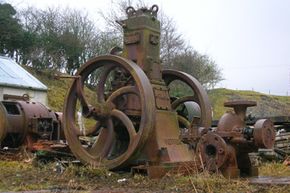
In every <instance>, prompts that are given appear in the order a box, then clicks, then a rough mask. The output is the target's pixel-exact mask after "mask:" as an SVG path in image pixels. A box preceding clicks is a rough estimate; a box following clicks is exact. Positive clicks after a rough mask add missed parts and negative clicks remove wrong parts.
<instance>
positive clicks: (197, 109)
mask: <svg viewBox="0 0 290 193" xmlns="http://www.w3.org/2000/svg"><path fill="white" fill-rule="evenodd" d="M162 77H163V80H164V81H165V84H166V85H167V86H169V87H170V85H171V84H173V83H174V82H180V83H182V84H184V85H186V86H187V87H189V88H188V89H189V90H190V92H189V94H184V93H183V92H185V91H184V90H182V93H181V94H179V95H180V96H177V97H175V96H171V99H172V104H171V106H172V109H174V110H176V111H178V109H179V108H180V106H183V109H187V112H186V115H185V114H184V113H183V112H181V113H180V114H179V116H178V120H179V122H180V123H182V124H183V125H184V126H185V127H186V128H188V127H190V125H191V124H192V123H191V122H192V117H193V116H196V117H198V118H199V121H198V123H196V124H197V125H198V126H199V127H204V128H208V127H210V126H211V120H212V113H211V106H210V102H209V99H208V95H207V93H206V91H205V90H204V88H203V87H202V85H201V84H200V83H199V81H198V80H196V79H195V78H194V77H193V76H191V75H189V74H187V73H185V72H181V71H177V70H163V72H162ZM178 86H180V85H177V87H178ZM175 87H176V86H175Z"/></svg>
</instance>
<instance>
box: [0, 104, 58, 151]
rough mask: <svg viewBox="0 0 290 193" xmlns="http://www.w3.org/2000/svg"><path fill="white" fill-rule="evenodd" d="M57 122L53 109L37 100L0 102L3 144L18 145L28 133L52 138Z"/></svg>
mask: <svg viewBox="0 0 290 193" xmlns="http://www.w3.org/2000/svg"><path fill="white" fill-rule="evenodd" d="M58 127H59V123H58V120H57V118H56V115H55V113H54V112H53V111H51V110H50V109H49V108H47V107H46V106H45V105H43V104H41V103H39V102H29V101H1V102H0V142H1V145H2V146H3V145H4V146H8V147H18V146H20V145H22V144H23V143H24V141H25V138H26V136H27V135H28V134H33V135H37V136H39V137H42V138H46V139H52V138H53V137H54V135H57V134H56V133H54V131H55V130H57V129H59V128H58Z"/></svg>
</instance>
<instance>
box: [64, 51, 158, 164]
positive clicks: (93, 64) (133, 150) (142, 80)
mask: <svg viewBox="0 0 290 193" xmlns="http://www.w3.org/2000/svg"><path fill="white" fill-rule="evenodd" d="M108 64H111V65H115V66H117V67H121V68H124V69H126V70H127V71H128V72H129V73H130V75H131V76H132V77H133V79H134V81H135V83H136V86H135V87H136V88H137V89H138V92H139V94H140V101H141V102H140V103H141V109H142V112H141V121H140V126H139V130H138V131H136V135H133V136H134V140H133V142H132V143H131V139H130V147H128V149H127V150H126V151H125V152H124V153H123V154H121V155H120V156H119V157H117V158H115V159H107V158H105V157H104V158H101V157H99V156H95V155H91V154H90V153H89V152H88V151H87V150H85V149H84V148H83V147H82V145H81V143H80V141H79V139H78V137H77V135H76V134H75V133H74V130H73V129H72V123H70V121H71V118H70V117H72V116H73V114H72V112H70V111H71V110H72V106H74V104H73V103H76V101H77V100H79V99H78V96H76V95H77V94H76V92H77V91H76V90H77V84H78V83H77V81H78V80H77V79H75V80H74V81H73V83H72V85H71V87H70V89H69V91H68V94H67V97H66V101H65V105H64V116H63V117H64V121H63V124H64V133H65V136H66V139H67V141H68V144H69V146H70V148H71V150H72V152H73V153H74V155H75V156H76V157H77V158H78V159H80V161H82V162H83V163H86V164H90V165H94V166H105V167H107V168H109V169H118V168H122V167H124V166H126V165H128V164H129V163H130V161H131V160H132V159H134V158H135V157H136V154H137V153H138V152H139V151H140V149H142V148H143V146H144V144H145V142H146V140H147V138H148V136H149V135H150V133H151V131H152V129H153V125H154V116H155V108H154V95H153V90H152V86H151V84H150V81H149V80H148V78H147V76H146V75H145V73H144V72H143V70H142V69H141V68H140V67H139V66H138V65H137V64H135V63H134V62H132V61H130V60H127V59H124V58H122V57H119V56H115V55H104V56H98V57H96V58H93V59H91V60H89V61H88V62H86V63H85V64H84V65H83V66H82V67H81V68H80V69H79V70H78V71H77V73H76V77H80V78H81V80H82V81H83V80H84V79H85V78H86V76H87V75H88V74H89V73H90V72H92V71H93V70H95V69H97V68H99V67H101V66H104V65H108ZM114 116H121V117H123V120H127V119H126V118H125V119H124V115H123V116H122V112H121V113H120V112H114ZM121 121H122V120H121ZM106 124H107V123H106ZM108 124H110V123H108ZM124 124H125V123H124ZM127 125H128V123H127ZM129 125H130V124H129ZM127 130H128V128H127ZM110 132H111V133H112V132H113V131H110ZM128 132H129V133H132V130H130V131H128Z"/></svg>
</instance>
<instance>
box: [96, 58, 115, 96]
mask: <svg viewBox="0 0 290 193" xmlns="http://www.w3.org/2000/svg"><path fill="white" fill-rule="evenodd" d="M115 67H116V66H114V65H112V64H111V65H110V64H109V65H105V66H104V68H105V69H104V70H103V71H102V74H101V75H100V78H99V81H98V84H97V96H98V101H99V102H104V101H105V95H104V94H105V83H106V80H107V79H108V76H109V74H110V72H111V71H112V70H113V69H114V68H115Z"/></svg>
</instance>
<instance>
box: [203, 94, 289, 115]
mask: <svg viewBox="0 0 290 193" xmlns="http://www.w3.org/2000/svg"><path fill="white" fill-rule="evenodd" d="M208 94H209V98H210V101H211V104H212V107H213V113H214V119H219V118H220V117H221V115H222V114H223V113H224V112H225V111H226V110H228V109H229V108H226V107H224V106H223V104H224V102H225V101H229V100H237V99H243V100H253V101H256V102H257V106H256V107H250V108H248V111H247V113H251V114H252V115H253V116H255V117H268V116H282V115H284V116H290V96H273V95H266V94H262V93H259V92H254V91H237V90H229V89H214V90H211V91H209V92H208Z"/></svg>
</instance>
